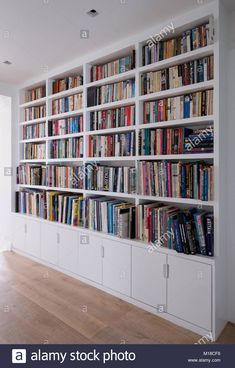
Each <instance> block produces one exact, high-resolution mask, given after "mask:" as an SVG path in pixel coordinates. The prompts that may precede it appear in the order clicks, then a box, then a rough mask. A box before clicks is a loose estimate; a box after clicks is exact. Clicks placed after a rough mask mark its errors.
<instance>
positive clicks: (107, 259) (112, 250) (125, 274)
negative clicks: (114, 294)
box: [103, 239, 131, 296]
mask: <svg viewBox="0 0 235 368" xmlns="http://www.w3.org/2000/svg"><path fill="white" fill-rule="evenodd" d="M103 246H104V254H103V256H104V257H103V285H104V286H107V287H108V288H110V289H113V290H115V291H119V292H120V293H122V294H125V295H128V296H130V293H131V277H130V275H131V247H130V246H129V245H128V244H123V243H121V242H118V241H113V240H108V239H103Z"/></svg>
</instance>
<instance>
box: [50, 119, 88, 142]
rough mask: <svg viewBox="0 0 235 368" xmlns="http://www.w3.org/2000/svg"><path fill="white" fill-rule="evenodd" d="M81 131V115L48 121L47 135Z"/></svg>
mask: <svg viewBox="0 0 235 368" xmlns="http://www.w3.org/2000/svg"><path fill="white" fill-rule="evenodd" d="M80 132H83V115H78V116H72V117H69V118H66V119H60V120H50V121H48V135H49V137H51V136H54V135H64V134H73V133H80Z"/></svg>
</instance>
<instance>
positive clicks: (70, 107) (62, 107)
mask: <svg viewBox="0 0 235 368" xmlns="http://www.w3.org/2000/svg"><path fill="white" fill-rule="evenodd" d="M82 107H83V94H82V93H77V94H75V95H71V96H68V97H63V98H59V99H57V100H53V101H52V115H56V114H63V113H64V112H69V111H76V110H80V109H82Z"/></svg>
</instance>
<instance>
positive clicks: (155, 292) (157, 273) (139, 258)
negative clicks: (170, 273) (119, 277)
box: [132, 247, 166, 311]
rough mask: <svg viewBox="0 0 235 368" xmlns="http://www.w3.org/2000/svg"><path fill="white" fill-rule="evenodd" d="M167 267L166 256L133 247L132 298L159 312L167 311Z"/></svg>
mask: <svg viewBox="0 0 235 368" xmlns="http://www.w3.org/2000/svg"><path fill="white" fill-rule="evenodd" d="M165 265H166V255H164V254H161V253H157V252H153V253H149V252H148V250H147V249H146V248H137V247H132V297H133V298H134V299H137V300H139V301H141V302H143V303H145V304H148V305H151V306H153V307H156V308H157V309H158V310H159V311H161V310H164V311H165V310H166V278H165V277H164V272H163V271H164V267H165Z"/></svg>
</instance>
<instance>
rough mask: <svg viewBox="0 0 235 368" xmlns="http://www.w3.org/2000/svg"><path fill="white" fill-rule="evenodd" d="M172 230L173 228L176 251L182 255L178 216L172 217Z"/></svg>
mask: <svg viewBox="0 0 235 368" xmlns="http://www.w3.org/2000/svg"><path fill="white" fill-rule="evenodd" d="M173 228H174V234H175V246H176V251H177V252H178V253H183V251H184V250H183V244H182V241H181V235H180V228H179V219H178V216H174V217H173Z"/></svg>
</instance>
